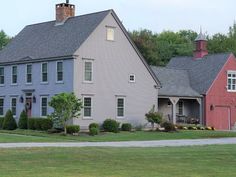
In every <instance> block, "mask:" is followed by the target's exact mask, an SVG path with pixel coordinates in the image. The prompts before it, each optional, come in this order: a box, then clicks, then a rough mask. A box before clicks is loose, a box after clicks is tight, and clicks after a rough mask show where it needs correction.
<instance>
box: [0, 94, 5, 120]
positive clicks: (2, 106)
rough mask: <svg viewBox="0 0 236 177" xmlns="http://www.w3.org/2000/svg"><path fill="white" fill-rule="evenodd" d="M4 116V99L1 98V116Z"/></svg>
mask: <svg viewBox="0 0 236 177" xmlns="http://www.w3.org/2000/svg"><path fill="white" fill-rule="evenodd" d="M3 115H4V98H0V116H3Z"/></svg>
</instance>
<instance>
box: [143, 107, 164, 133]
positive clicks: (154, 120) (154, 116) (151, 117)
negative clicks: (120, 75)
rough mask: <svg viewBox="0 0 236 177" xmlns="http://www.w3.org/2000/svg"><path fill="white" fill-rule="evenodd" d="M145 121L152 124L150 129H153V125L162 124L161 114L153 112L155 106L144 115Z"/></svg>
mask: <svg viewBox="0 0 236 177" xmlns="http://www.w3.org/2000/svg"><path fill="white" fill-rule="evenodd" d="M145 116H146V120H147V121H148V122H150V123H151V124H152V129H154V125H155V124H160V123H161V122H162V114H161V113H159V112H155V106H154V105H153V107H152V109H151V110H150V111H149V112H148V113H147V114H145Z"/></svg>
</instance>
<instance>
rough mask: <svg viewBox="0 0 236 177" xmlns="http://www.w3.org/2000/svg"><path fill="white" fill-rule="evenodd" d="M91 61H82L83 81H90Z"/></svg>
mask: <svg viewBox="0 0 236 177" xmlns="http://www.w3.org/2000/svg"><path fill="white" fill-rule="evenodd" d="M92 80H93V78H92V62H91V61H85V63H84V81H85V82H92Z"/></svg>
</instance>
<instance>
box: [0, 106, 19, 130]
mask: <svg viewBox="0 0 236 177" xmlns="http://www.w3.org/2000/svg"><path fill="white" fill-rule="evenodd" d="M2 128H3V129H4V130H15V129H17V124H16V120H15V119H14V117H13V114H12V112H11V110H8V111H7V113H6V115H5V118H4V120H3V126H2Z"/></svg>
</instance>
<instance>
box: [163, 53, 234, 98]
mask: <svg viewBox="0 0 236 177" xmlns="http://www.w3.org/2000/svg"><path fill="white" fill-rule="evenodd" d="M229 57H230V53H226V54H214V55H207V56H205V57H203V58H202V59H197V60H194V59H193V58H192V57H175V58H172V59H171V60H170V62H169V63H168V65H167V68H169V69H185V70H187V71H188V75H189V79H190V84H191V87H192V88H193V89H194V90H196V91H197V92H198V93H200V94H206V92H207V91H208V90H209V88H210V86H211V85H212V83H213V81H214V80H215V78H216V77H217V74H218V73H219V72H220V70H221V69H222V67H223V66H224V64H225V63H226V61H227V60H228V58H229Z"/></svg>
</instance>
